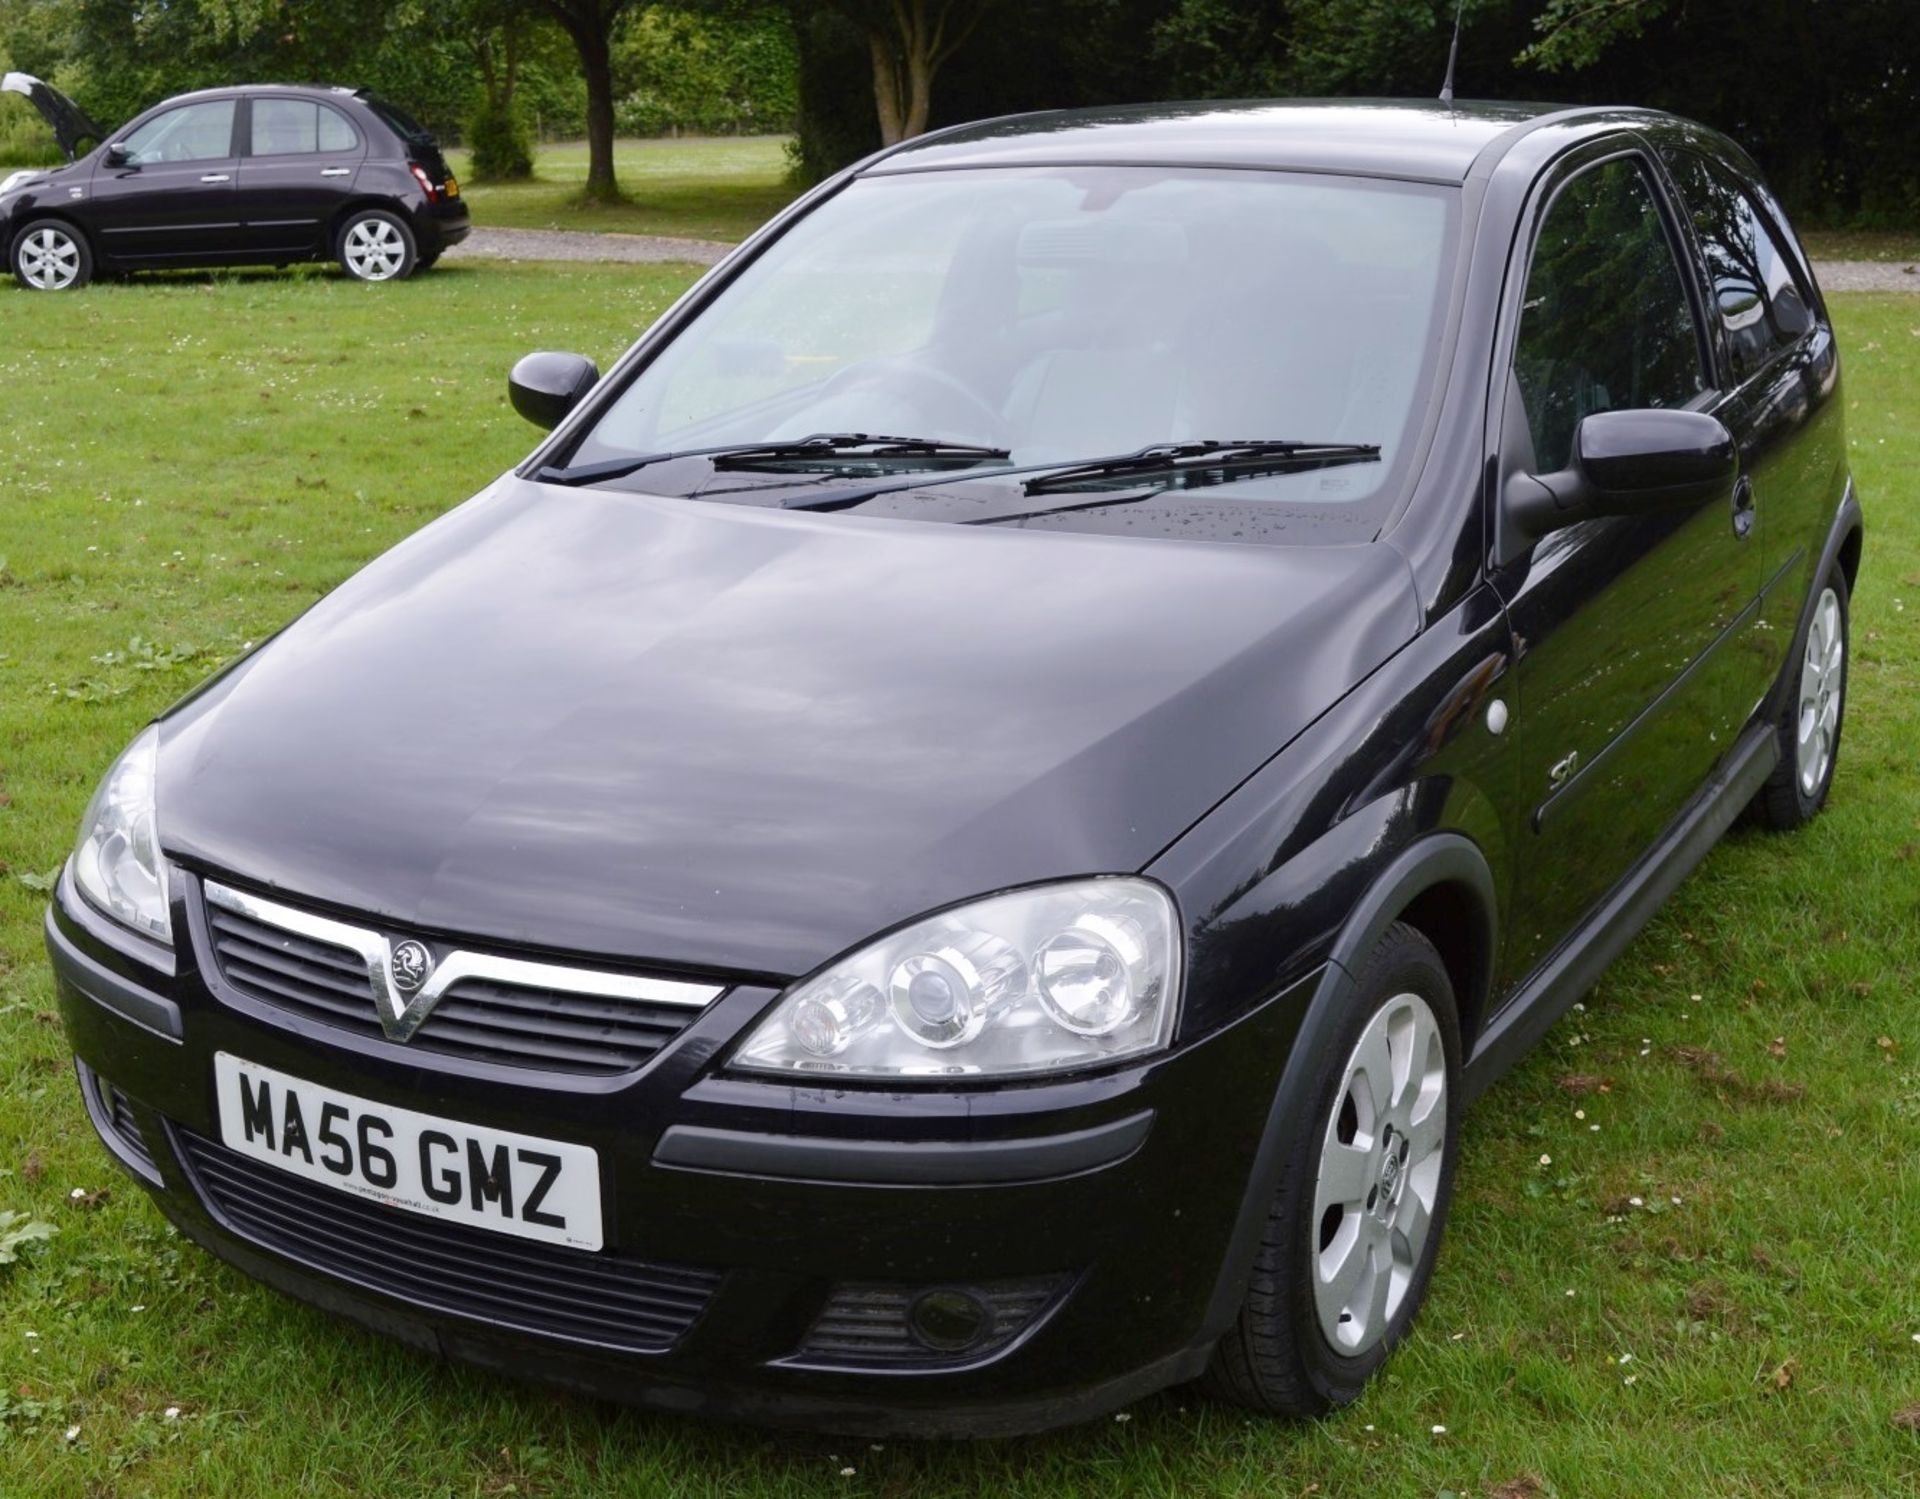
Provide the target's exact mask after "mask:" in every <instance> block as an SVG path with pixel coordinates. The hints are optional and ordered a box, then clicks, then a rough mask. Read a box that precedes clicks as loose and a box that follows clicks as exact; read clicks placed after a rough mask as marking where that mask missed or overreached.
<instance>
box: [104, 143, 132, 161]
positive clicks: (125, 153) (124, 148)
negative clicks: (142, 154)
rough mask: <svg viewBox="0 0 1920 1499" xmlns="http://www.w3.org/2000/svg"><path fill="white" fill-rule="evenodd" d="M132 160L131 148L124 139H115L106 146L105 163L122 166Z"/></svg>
mask: <svg viewBox="0 0 1920 1499" xmlns="http://www.w3.org/2000/svg"><path fill="white" fill-rule="evenodd" d="M132 160H133V148H132V147H130V146H129V145H128V144H127V143H126V142H125V141H115V142H114V143H113V144H112V145H110V146H108V147H107V165H108V166H110V167H123V166H125V165H126V164H127V163H128V162H130V161H132Z"/></svg>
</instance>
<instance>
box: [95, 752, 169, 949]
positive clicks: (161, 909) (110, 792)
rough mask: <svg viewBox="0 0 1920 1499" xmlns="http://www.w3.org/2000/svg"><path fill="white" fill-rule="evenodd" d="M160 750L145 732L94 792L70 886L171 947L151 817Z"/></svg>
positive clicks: (163, 879) (163, 876) (163, 878)
mask: <svg viewBox="0 0 1920 1499" xmlns="http://www.w3.org/2000/svg"><path fill="white" fill-rule="evenodd" d="M159 749H160V733H159V731H158V730H157V729H152V728H149V729H148V730H147V731H146V732H145V733H143V734H142V735H141V736H140V737H139V738H138V739H136V740H134V741H133V743H132V744H130V745H128V746H127V752H126V753H125V754H124V755H122V756H121V757H120V758H119V759H118V760H116V761H115V762H114V765H113V769H112V770H110V771H108V772H107V778H106V779H105V780H104V781H102V782H101V783H100V789H99V790H98V791H96V792H94V794H93V801H92V802H91V803H90V804H89V805H88V807H87V815H86V817H85V818H83V819H82V820H81V823H80V843H79V846H78V847H77V848H75V849H74V851H73V882H74V884H76V885H78V886H79V887H80V893H81V894H82V895H84V896H86V898H87V899H88V900H90V901H92V902H93V903H94V904H95V905H96V906H98V907H99V908H100V909H101V910H102V911H105V912H106V913H107V914H108V915H109V916H112V917H115V918H117V919H118V920H120V921H124V922H125V923H126V924H127V925H128V926H130V927H132V928H133V929H134V930H135V931H137V932H143V933H145V934H146V935H147V936H149V937H155V938H158V939H159V940H160V941H162V942H167V943H171V942H172V941H173V920H172V917H171V916H170V915H169V914H168V910H167V870H166V865H165V864H164V863H163V862H162V861H161V858H160V830H159V826H158V821H157V819H156V817H155V815H154V790H153V783H154V777H155V775H156V774H157V771H158V761H159Z"/></svg>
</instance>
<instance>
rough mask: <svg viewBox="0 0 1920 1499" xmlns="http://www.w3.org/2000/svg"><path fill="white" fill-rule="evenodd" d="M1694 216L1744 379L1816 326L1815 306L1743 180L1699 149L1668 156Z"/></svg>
mask: <svg viewBox="0 0 1920 1499" xmlns="http://www.w3.org/2000/svg"><path fill="white" fill-rule="evenodd" d="M1667 166H1668V168H1669V169H1670V170H1671V171H1672V173H1673V176H1674V180H1675V182H1677V183H1678V184H1679V186H1680V196H1681V197H1682V198H1684V199H1685V200H1686V204H1687V211H1688V213H1689V214H1690V215H1691V216H1692V218H1693V229H1694V234H1695V236H1696V237H1697V238H1698V239H1699V241H1700V253H1701V254H1702V255H1703V256H1704V257H1705V258H1706V263H1707V276H1708V279H1709V280H1710V281H1712V283H1713V300H1714V303H1715V305H1716V306H1717V307H1718V308H1719V310H1720V321H1721V322H1722V323H1723V324H1725V326H1726V330H1727V346H1728V350H1729V353H1730V355H1731V357H1732V361H1733V377H1734V379H1735V380H1736V381H1740V380H1745V379H1746V378H1747V377H1748V376H1750V375H1752V374H1753V373H1754V372H1755V371H1756V370H1758V369H1759V368H1760V367H1761V366H1762V365H1763V364H1765V363H1766V362H1767V361H1768V360H1769V359H1771V358H1772V357H1773V356H1774V355H1775V354H1776V353H1777V352H1779V351H1780V350H1781V349H1785V348H1790V347H1792V346H1793V345H1794V344H1796V343H1798V342H1799V341H1800V338H1801V336H1802V335H1803V334H1805V333H1807V332H1808V331H1809V330H1810V329H1811V328H1812V327H1813V312H1812V309H1811V308H1810V307H1808V305H1807V299H1806V297H1805V296H1804V295H1803V294H1802V292H1801V290H1800V286H1799V283H1797V282H1796V281H1795V280H1794V279H1793V270H1792V267H1791V265H1790V264H1789V262H1788V260H1787V257H1786V255H1785V254H1783V253H1782V252H1781V249H1780V246H1779V243H1778V242H1777V241H1776V240H1775V239H1774V237H1773V235H1772V233H1771V232H1769V230H1768V228H1767V225H1766V222H1765V220H1763V219H1762V218H1761V217H1760V212H1759V210H1758V209H1757V208H1756V207H1755V206H1754V202H1753V199H1752V197H1751V196H1749V194H1748V193H1747V190H1746V189H1745V188H1744V187H1743V186H1741V184H1740V182H1739V180H1738V179H1737V178H1735V177H1734V175H1733V174H1732V173H1731V172H1729V171H1728V170H1727V169H1726V168H1724V167H1722V166H1721V165H1720V164H1719V163H1718V162H1715V161H1713V160H1711V159H1710V158H1708V157H1706V156H1703V155H1701V154H1700V153H1699V152H1697V151H1687V150H1675V151H1671V152H1669V153H1668V154H1667Z"/></svg>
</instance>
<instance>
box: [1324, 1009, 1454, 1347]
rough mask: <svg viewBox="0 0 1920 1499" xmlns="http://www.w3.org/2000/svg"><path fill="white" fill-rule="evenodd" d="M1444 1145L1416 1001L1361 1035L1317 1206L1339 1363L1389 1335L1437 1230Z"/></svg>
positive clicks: (1431, 1032) (1442, 1066)
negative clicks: (1435, 1220)
mask: <svg viewBox="0 0 1920 1499" xmlns="http://www.w3.org/2000/svg"><path fill="white" fill-rule="evenodd" d="M1446 1145H1447V1057H1446V1047H1445V1045H1444V1043H1443V1042H1442V1040H1441V1036H1440V1024H1439V1021H1438V1020H1436V1019H1435V1017H1434V1013H1433V1011H1432V1010H1431V1009H1430V1008H1429V1007H1428V1005H1427V1002H1426V1001H1425V1000H1424V999H1422V998H1421V997H1420V996H1419V995H1417V994H1397V995H1395V996H1394V997H1393V998H1392V999H1390V1000H1388V1001H1387V1002H1386V1003H1385V1004H1384V1005H1382V1006H1381V1007H1380V1009H1379V1010H1378V1011H1376V1012H1375V1014H1374V1016H1373V1018H1372V1019H1371V1020H1370V1021H1368V1022H1367V1026H1366V1029H1365V1030H1363V1031H1362V1032H1361V1034H1360V1039H1359V1041H1358V1042H1356V1043H1355V1045H1354V1048H1353V1051H1352V1054H1351V1055H1350V1056H1349V1057H1348V1058H1347V1064H1346V1069H1345V1072H1344V1074H1343V1080H1342V1082H1341V1084H1340V1091H1339V1092H1338V1094H1337V1095H1336V1096H1335V1103H1334V1108H1333V1116H1332V1118H1330V1119H1329V1120H1328V1121H1327V1131H1326V1137H1325V1139H1324V1141H1323V1142H1322V1145H1321V1150H1320V1172H1319V1177H1318V1180H1317V1182H1316V1184H1315V1187H1314V1197H1313V1232H1314V1235H1315V1238H1314V1241H1313V1253H1312V1255H1311V1257H1310V1264H1311V1266H1312V1275H1313V1298H1314V1307H1315V1310H1316V1311H1317V1312H1318V1314H1319V1318H1320V1330H1321V1332H1322V1333H1324V1334H1325V1335H1326V1339H1327V1342H1328V1343H1329V1344H1330V1345H1331V1346H1332V1347H1333V1348H1334V1349H1335V1350H1336V1351H1338V1352H1340V1353H1342V1354H1345V1355H1347V1356H1348V1357H1353V1356H1356V1355H1358V1354H1361V1353H1365V1352H1366V1351H1367V1350H1368V1349H1370V1348H1372V1347H1373V1346H1374V1344H1376V1343H1378V1342H1379V1341H1380V1340H1381V1339H1382V1338H1384V1337H1385V1336H1386V1333H1387V1329H1388V1328H1389V1327H1390V1326H1391V1325H1392V1323H1393V1320H1394V1317H1395V1316H1396V1315H1397V1314H1398V1312H1399V1311H1400V1309H1401V1306H1402V1304H1403V1303H1404V1302H1405V1301H1406V1297H1407V1291H1408V1288H1409V1287H1410V1286H1411V1284H1412V1282H1413V1277H1414V1272H1415V1270H1416V1269H1417V1268H1418V1266H1419V1264H1420V1261H1421V1255H1422V1253H1423V1252H1424V1251H1425V1248H1426V1243H1427V1239H1428V1237H1429V1235H1430V1234H1431V1233H1432V1231H1433V1208H1434V1200H1435V1198H1436V1196H1437V1195H1438V1192H1439V1189H1440V1177H1441V1170H1440V1168H1441V1164H1442V1162H1443V1160H1444V1158H1445V1154H1446Z"/></svg>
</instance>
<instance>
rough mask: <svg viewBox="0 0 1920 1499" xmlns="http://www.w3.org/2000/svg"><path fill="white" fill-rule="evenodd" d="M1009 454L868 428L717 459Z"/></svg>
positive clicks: (984, 458) (742, 464)
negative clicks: (878, 433)
mask: <svg viewBox="0 0 1920 1499" xmlns="http://www.w3.org/2000/svg"><path fill="white" fill-rule="evenodd" d="M1007 456H1009V455H1008V450H1007V449H1006V448H990V447H983V446H982V445H980V444H979V443H973V442H945V441H942V440H941V439H940V438H937V437H883V436H876V435H872V434H869V433H866V432H820V433H816V434H815V435H814V436H812V437H803V438H800V439H799V440H798V441H796V442H769V443H764V444H762V445H761V446H759V447H757V448H736V449H734V450H733V451H731V452H728V453H722V454H720V455H719V456H718V457H716V458H715V459H714V461H713V466H714V467H715V468H718V469H757V468H782V467H786V466H787V465H790V464H795V463H807V462H817V461H826V462H832V461H834V460H836V459H857V460H859V461H861V462H866V461H868V460H877V461H881V462H884V461H886V460H888V459H893V458H908V459H912V460H913V461H914V463H915V464H916V465H921V464H925V465H929V466H934V467H941V466H945V465H946V464H950V463H951V464H955V465H958V466H961V467H965V466H968V465H971V464H975V463H987V462H991V461H993V460H994V459H996V458H1005V457H1007Z"/></svg>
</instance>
